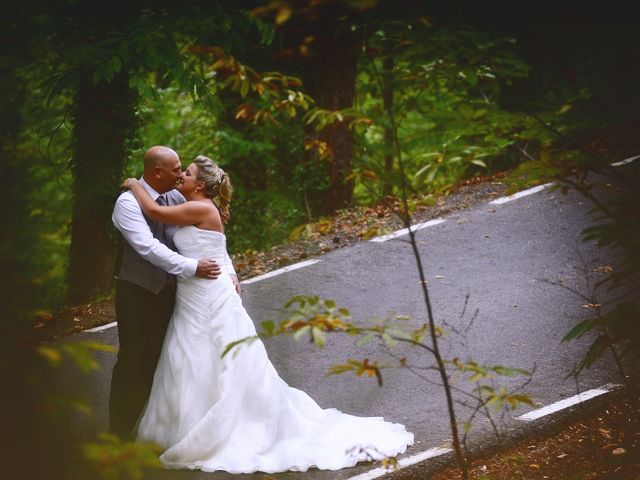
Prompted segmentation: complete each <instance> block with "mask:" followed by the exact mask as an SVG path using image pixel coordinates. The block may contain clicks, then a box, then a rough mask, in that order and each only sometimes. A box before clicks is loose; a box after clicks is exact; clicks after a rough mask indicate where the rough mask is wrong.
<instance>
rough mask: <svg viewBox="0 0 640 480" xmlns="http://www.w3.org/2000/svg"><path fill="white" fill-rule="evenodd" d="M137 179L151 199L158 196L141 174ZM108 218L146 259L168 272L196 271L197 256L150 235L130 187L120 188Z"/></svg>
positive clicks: (192, 273) (174, 273)
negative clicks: (176, 248) (180, 250)
mask: <svg viewBox="0 0 640 480" xmlns="http://www.w3.org/2000/svg"><path fill="white" fill-rule="evenodd" d="M140 183H141V184H142V186H143V187H144V188H145V189H146V190H147V192H149V195H151V198H152V199H153V200H154V201H155V200H156V199H157V198H158V197H159V196H160V194H159V193H158V192H156V191H155V190H154V189H153V188H151V187H150V186H149V184H148V183H147V182H145V181H144V179H143V178H141V179H140ZM111 220H112V221H113V225H114V226H115V227H116V228H117V229H118V230H119V231H120V233H122V236H123V237H124V239H125V240H126V241H127V242H129V245H131V246H132V247H133V249H134V250H135V251H136V252H138V254H139V255H140V256H141V257H142V258H144V259H145V260H147V261H148V262H150V263H152V264H153V265H155V266H156V267H158V268H161V269H163V270H164V271H166V272H167V273H170V274H172V275H177V276H180V277H188V276H193V275H195V274H196V269H197V268H198V260H196V259H194V258H187V257H183V256H182V255H180V254H178V253H177V252H174V251H173V250H171V249H170V248H169V247H167V246H166V245H165V244H164V243H162V242H160V241H159V240H158V239H157V238H155V237H154V236H153V234H152V233H151V230H150V229H149V225H148V224H147V221H146V220H145V218H144V215H143V214H142V209H141V208H140V205H138V202H137V200H136V197H135V196H134V195H133V193H132V192H131V191H130V190H127V191H126V192H122V193H121V194H120V196H119V197H118V200H116V205H115V207H114V209H113V215H112V217H111Z"/></svg>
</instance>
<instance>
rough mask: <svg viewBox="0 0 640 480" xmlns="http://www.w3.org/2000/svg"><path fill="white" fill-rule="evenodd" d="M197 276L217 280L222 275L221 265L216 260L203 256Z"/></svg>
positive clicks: (199, 261) (199, 262)
mask: <svg viewBox="0 0 640 480" xmlns="http://www.w3.org/2000/svg"><path fill="white" fill-rule="evenodd" d="M196 276H198V277H200V278H209V279H211V280H215V279H216V278H218V277H219V276H220V267H219V266H218V264H217V263H216V262H215V260H211V259H210V258H201V259H200V260H198V268H197V269H196Z"/></svg>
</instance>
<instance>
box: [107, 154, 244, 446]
mask: <svg viewBox="0 0 640 480" xmlns="http://www.w3.org/2000/svg"><path fill="white" fill-rule="evenodd" d="M181 178H182V169H181V166H180V158H179V157H178V154H177V153H176V152H175V151H173V150H172V149H170V148H168V147H163V146H156V147H152V148H150V149H149V150H148V151H147V152H146V153H145V155H144V173H143V175H142V178H141V179H140V183H141V184H142V185H143V186H144V187H145V188H146V189H147V191H148V192H149V195H151V197H152V198H153V199H154V200H155V201H156V202H158V203H159V204H162V205H177V204H180V203H182V202H184V201H185V199H184V197H183V196H182V195H181V194H180V193H179V192H178V191H177V190H175V189H174V188H175V186H176V183H177V182H178V181H179V180H180V179H181ZM112 220H113V224H114V225H115V227H116V228H117V229H118V231H119V232H120V233H121V234H122V237H123V240H124V241H123V242H122V256H121V261H120V265H119V267H118V275H117V277H116V321H117V322H118V338H119V343H120V348H119V351H118V360H117V362H116V365H115V367H114V368H113V374H112V378H111V396H110V399H109V430H110V432H112V433H115V434H116V435H118V436H119V437H120V438H122V439H123V440H131V439H134V438H135V433H136V432H135V427H136V423H137V421H138V417H139V416H140V413H141V411H142V409H143V408H144V405H145V403H146V401H147V398H148V396H149V393H150V391H151V385H152V383H153V374H154V371H155V368H156V364H157V362H158V357H159V355H160V350H161V348H162V342H163V340H164V334H165V331H166V328H167V325H168V323H169V318H170V317H171V312H172V311H173V305H174V301H175V289H176V276H184V277H187V276H192V275H197V276H198V277H202V278H209V279H212V280H214V279H216V278H217V277H218V276H219V275H220V267H219V266H218V265H217V264H216V263H215V262H214V261H213V260H210V259H200V260H195V259H192V258H186V257H183V256H181V255H179V254H178V253H177V252H176V251H175V245H174V244H173V235H174V233H175V231H176V228H177V227H176V226H175V225H166V224H162V223H159V222H156V221H154V220H151V219H149V218H147V217H146V216H145V215H144V213H143V212H142V210H141V209H140V206H139V205H138V202H137V201H136V199H135V197H134V196H133V194H132V193H131V192H130V191H126V192H123V193H122V194H121V195H120V196H119V197H118V200H117V201H116V205H115V208H114V210H113V216H112ZM234 273H235V272H234Z"/></svg>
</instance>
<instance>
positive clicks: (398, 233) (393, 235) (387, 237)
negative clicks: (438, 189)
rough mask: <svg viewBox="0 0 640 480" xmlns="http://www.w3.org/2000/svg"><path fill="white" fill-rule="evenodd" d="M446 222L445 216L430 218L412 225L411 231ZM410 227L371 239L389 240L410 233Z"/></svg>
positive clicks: (374, 240) (373, 240)
mask: <svg viewBox="0 0 640 480" xmlns="http://www.w3.org/2000/svg"><path fill="white" fill-rule="evenodd" d="M442 222H446V220H445V219H444V218H436V219H435V220H429V221H428V222H423V223H416V224H415V225H411V227H410V228H411V231H413V232H416V231H418V230H422V229H423V228H427V227H432V226H433V225H438V224H439V223H442ZM408 234H409V229H408V228H402V229H400V230H396V231H395V232H391V233H388V234H386V235H381V236H379V237H375V238H372V239H371V240H369V241H370V242H377V243H380V242H386V241H387V240H392V239H394V238H398V237H402V236H403V235H408Z"/></svg>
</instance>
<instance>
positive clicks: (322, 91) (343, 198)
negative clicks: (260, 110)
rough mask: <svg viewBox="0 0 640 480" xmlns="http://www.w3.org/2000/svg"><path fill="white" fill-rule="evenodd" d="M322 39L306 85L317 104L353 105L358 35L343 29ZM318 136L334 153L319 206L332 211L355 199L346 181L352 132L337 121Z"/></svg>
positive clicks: (330, 106) (350, 168) (350, 167)
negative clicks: (328, 184) (326, 185)
mask: <svg viewBox="0 0 640 480" xmlns="http://www.w3.org/2000/svg"><path fill="white" fill-rule="evenodd" d="M323 40H324V41H322V42H319V43H318V45H317V50H316V51H315V53H314V55H313V56H312V57H311V58H310V59H309V64H308V69H307V72H308V76H307V78H306V81H305V85H307V87H308V91H309V94H310V95H311V96H312V97H313V98H314V99H315V101H316V102H317V105H318V107H320V108H324V109H328V110H339V109H344V108H351V107H353V102H354V100H355V83H356V73H357V56H356V41H355V37H354V36H353V34H352V33H351V32H350V31H344V32H341V33H336V35H335V36H329V35H327V37H325V38H324V39H323ZM317 138H318V140H320V141H323V142H326V143H327V144H328V145H329V147H330V150H331V152H332V155H331V156H330V158H329V159H328V160H327V173H328V176H329V182H330V186H329V188H328V189H327V190H326V192H325V193H324V195H323V198H322V202H321V205H320V210H321V212H320V213H322V214H331V213H333V212H335V211H336V210H338V209H341V208H345V207H347V206H349V205H350V204H351V201H352V199H353V181H351V180H346V178H347V176H348V175H350V174H351V173H352V171H353V154H354V138H353V132H352V131H351V130H350V129H349V127H348V125H347V124H346V123H337V124H334V125H331V126H328V127H326V128H324V129H323V130H322V131H320V132H319V133H318V135H317Z"/></svg>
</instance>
